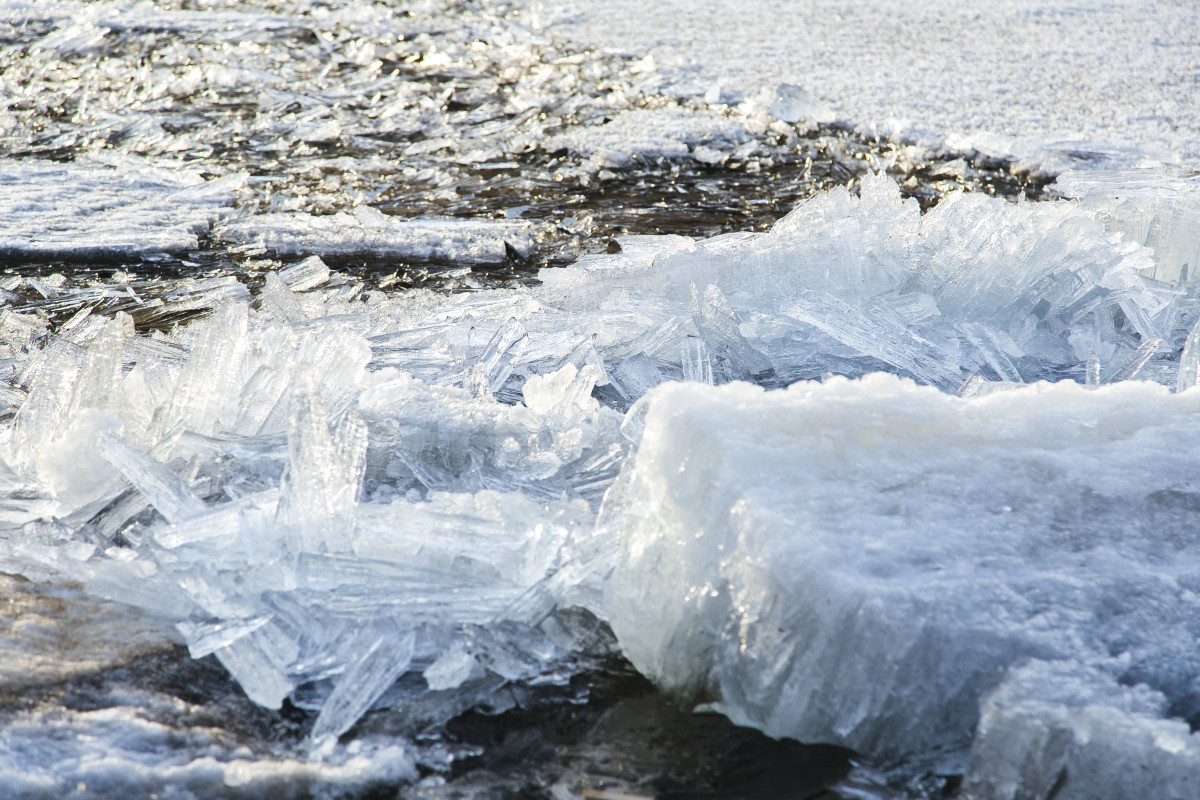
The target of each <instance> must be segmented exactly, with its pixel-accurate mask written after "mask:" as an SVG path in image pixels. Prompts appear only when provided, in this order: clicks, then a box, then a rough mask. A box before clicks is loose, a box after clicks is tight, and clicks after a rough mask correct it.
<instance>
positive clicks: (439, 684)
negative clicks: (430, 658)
mask: <svg viewBox="0 0 1200 800" xmlns="http://www.w3.org/2000/svg"><path fill="white" fill-rule="evenodd" d="M477 666H478V662H477V661H476V660H475V657H474V656H473V655H471V654H470V652H468V651H467V646H466V645H465V644H463V642H462V641H461V640H455V642H454V644H452V645H451V646H450V647H448V648H447V649H446V650H445V651H444V652H443V653H442V654H441V655H439V656H438V657H437V660H436V661H434V662H433V663H432V664H430V665H429V666H428V667H426V668H425V671H424V672H423V673H422V675H423V676H424V678H425V683H426V684H428V685H429V688H430V689H432V690H433V691H435V692H440V691H443V690H445V689H453V688H454V687H456V686H461V685H462V683H463V682H464V681H465V680H467V678H469V677H471V673H472V672H473V671H474V669H475V668H476V667H477Z"/></svg>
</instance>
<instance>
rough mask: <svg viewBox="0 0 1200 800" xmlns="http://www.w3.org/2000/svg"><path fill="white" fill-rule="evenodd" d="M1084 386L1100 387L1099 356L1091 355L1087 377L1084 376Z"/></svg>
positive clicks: (1088, 361)
mask: <svg viewBox="0 0 1200 800" xmlns="http://www.w3.org/2000/svg"><path fill="white" fill-rule="evenodd" d="M1084 385H1085V386H1099V385H1100V357H1099V356H1097V355H1096V354H1095V353H1092V354H1091V355H1089V356H1088V360H1087V372H1086V373H1085V376H1084Z"/></svg>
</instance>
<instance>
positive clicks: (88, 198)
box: [0, 159, 246, 259]
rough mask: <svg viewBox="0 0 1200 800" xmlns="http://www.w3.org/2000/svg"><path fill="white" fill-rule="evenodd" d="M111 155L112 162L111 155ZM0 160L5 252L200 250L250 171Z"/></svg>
mask: <svg viewBox="0 0 1200 800" xmlns="http://www.w3.org/2000/svg"><path fill="white" fill-rule="evenodd" d="M110 160H112V159H110ZM114 161H115V162H116V163H112V164H105V163H104V162H103V161H99V160H97V161H94V162H93V163H74V164H58V163H53V162H48V161H37V160H25V161H5V160H0V255H3V256H5V257H7V258H31V259H51V258H86V259H103V258H111V257H114V256H121V257H135V258H136V257H145V256H153V255H160V254H163V253H179V252H182V251H186V250H194V249H196V247H197V246H198V240H197V235H198V234H205V233H207V232H208V229H209V227H210V226H211V224H212V223H213V222H215V221H216V220H217V219H219V218H220V217H221V216H224V215H227V214H230V213H232V205H233V200H234V193H235V192H236V190H237V189H238V188H239V187H241V186H242V185H243V184H244V183H245V181H246V174H245V173H234V174H232V175H228V176H226V177H224V178H221V179H219V180H210V181H205V180H204V179H203V178H202V177H201V176H200V174H199V173H197V172H195V171H192V170H186V169H167V168H165V167H151V166H149V165H146V164H137V163H130V162H128V161H126V160H124V159H115V160H114Z"/></svg>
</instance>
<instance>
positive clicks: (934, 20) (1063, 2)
mask: <svg viewBox="0 0 1200 800" xmlns="http://www.w3.org/2000/svg"><path fill="white" fill-rule="evenodd" d="M527 18H528V19H529V20H530V24H532V25H533V26H535V27H536V28H538V29H541V30H544V31H547V32H550V33H553V34H555V35H559V36H566V37H568V38H570V39H572V40H573V41H576V42H579V43H580V44H582V45H586V46H591V47H595V48H597V49H601V50H605V49H607V50H614V51H619V52H625V53H629V54H631V55H634V56H637V57H643V56H651V57H652V58H653V60H654V64H655V65H656V67H657V71H658V73H659V75H660V80H661V83H662V84H663V86H664V88H665V89H666V90H668V91H670V90H674V91H678V92H688V93H694V94H696V95H702V96H704V97H705V98H706V99H707V98H710V97H711V98H712V99H713V100H714V101H715V102H714V103H713V104H714V105H723V104H737V103H739V102H747V101H749V102H752V103H754V104H756V105H757V106H759V107H761V108H762V110H764V111H765V110H767V109H769V108H771V107H772V105H773V104H774V103H775V97H776V89H777V87H779V86H780V85H781V84H788V85H792V86H795V87H796V88H798V89H800V90H801V91H802V92H804V93H805V95H806V96H807V97H809V98H812V99H813V100H814V102H815V103H819V104H821V105H825V106H828V108H829V109H830V110H832V112H833V113H834V114H835V115H836V118H837V119H839V120H844V121H846V122H848V123H849V124H851V125H861V126H864V127H865V128H866V129H868V130H871V131H874V132H878V133H880V134H884V135H892V136H898V137H902V138H905V139H910V140H912V141H915V142H918V143H920V144H924V145H927V146H932V147H939V146H943V145H945V146H949V147H951V148H952V149H956V150H962V151H966V152H970V151H972V150H976V151H979V152H981V153H983V154H986V155H990V156H995V157H1000V156H1016V157H1018V158H1022V159H1028V160H1029V161H1030V163H1031V165H1043V164H1044V165H1045V167H1046V168H1047V171H1049V172H1051V173H1057V172H1059V171H1062V170H1063V169H1065V168H1067V167H1068V166H1070V165H1071V164H1073V163H1075V164H1078V163H1082V164H1085V165H1087V164H1089V163H1093V164H1094V163H1096V162H1101V163H1103V162H1109V163H1112V162H1114V161H1115V162H1117V163H1121V162H1126V163H1130V162H1133V163H1136V162H1137V161H1139V160H1142V159H1149V160H1152V161H1160V160H1166V161H1173V160H1175V159H1182V160H1183V161H1184V162H1185V163H1189V164H1192V165H1195V164H1196V163H1197V161H1198V159H1200V134H1198V133H1197V132H1198V131H1200V116H1198V115H1200V110H1198V108H1197V104H1196V102H1195V93H1196V79H1197V75H1196V65H1197V63H1200V42H1198V41H1197V39H1196V37H1195V36H1193V35H1192V33H1191V32H1192V31H1196V30H1200V11H1198V10H1197V9H1196V8H1195V7H1194V6H1193V5H1190V4H1187V3H1183V4H1171V3H1167V4H1155V5H1153V6H1147V5H1145V4H1143V3H1138V2H1136V1H1135V0H1118V1H1117V2H1109V3H1102V4H1080V3H1076V2H1072V1H1071V0H1006V2H1000V3H991V4H988V5H986V6H980V5H978V4H963V3H956V2H953V1H952V0H939V1H938V2H931V3H921V4H913V3H908V2H903V0H871V2H865V3H860V2H848V1H847V0H820V2H808V3H803V4H795V3H788V2H782V0H753V2H748V3H738V4H736V6H731V5H728V4H724V3H713V4H704V5H702V6H697V5H696V4H695V3H688V2H686V0H678V2H671V1H668V2H662V3H654V4H653V5H651V6H648V7H647V6H645V5H644V4H641V3H638V2H636V1H635V0H606V1H605V2H603V3H597V2H588V1H587V0H540V2H537V3H535V4H533V6H532V8H531V9H530V11H529V12H528V14H527ZM819 108H820V106H815V108H814V110H810V111H807V112H806V115H811V117H810V119H811V120H812V121H823V120H822V119H821V116H824V114H823V113H822V112H821V111H817V110H816V109H819ZM776 110H777V111H778V110H780V108H778V107H777V108H776ZM792 110H794V109H789V112H790V111H792ZM785 116H794V115H793V114H791V113H787V114H786V115H785ZM779 118H780V119H784V118H785V117H784V116H780V117H779Z"/></svg>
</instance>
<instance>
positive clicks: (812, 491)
mask: <svg viewBox="0 0 1200 800" xmlns="http://www.w3.org/2000/svg"><path fill="white" fill-rule="evenodd" d="M643 403H645V404H647V405H646V411H645V417H644V421H643V433H642V436H641V439H640V442H639V445H638V448H637V451H636V455H635V456H634V458H633V460H632V461H630V462H628V463H627V464H626V468H625V471H624V473H623V475H622V479H621V480H619V481H618V483H617V488H616V489H614V492H613V493H612V494H611V495H610V497H609V498H608V500H607V502H606V505H605V509H604V511H602V514H601V519H602V522H603V524H604V525H607V526H608V528H609V532H610V533H611V535H613V536H617V537H619V538H620V542H621V548H622V549H621V553H620V555H619V556H617V557H616V559H615V564H616V566H615V569H614V573H613V579H612V581H611V583H610V584H609V586H608V587H607V591H608V594H607V597H608V604H607V610H608V613H609V615H610V617H609V618H610V620H611V622H612V625H613V629H614V631H615V632H616V633H617V636H618V638H619V640H620V642H621V645H622V647H623V649H624V651H625V653H626V654H627V655H628V656H629V657H630V658H631V659H632V660H633V662H634V664H635V665H636V666H637V667H638V668H639V670H641V671H642V672H644V673H645V674H647V675H650V676H652V677H653V678H654V679H655V680H656V681H657V682H658V683H659V684H660V685H662V686H664V687H666V688H667V689H668V690H670V691H671V692H673V693H675V694H676V695H677V696H679V697H681V698H684V699H685V700H690V701H692V702H699V701H707V702H708V703H709V704H710V705H712V706H713V707H715V708H717V709H719V710H720V711H722V712H723V713H725V714H726V715H728V716H729V717H731V718H732V719H733V720H734V721H736V722H739V723H742V724H748V725H753V726H755V727H758V728H761V729H762V730H764V731H766V732H768V733H770V734H771V735H774V736H790V737H795V738H797V739H800V740H801V741H807V742H828V743H832V744H839V745H843V746H847V747H850V748H853V749H855V750H858V751H860V752H864V753H870V754H873V755H875V756H877V757H880V758H884V759H896V758H902V757H914V756H919V755H921V754H927V753H930V752H937V751H942V752H946V753H950V754H953V753H955V752H957V753H958V757H959V758H960V759H964V760H965V753H966V751H967V749H968V748H969V747H970V746H971V741H972V734H973V733H974V731H975V729H976V726H977V725H978V726H979V731H980V737H981V738H980V739H979V740H978V741H976V743H975V747H976V751H975V755H974V756H973V757H972V762H971V763H972V767H971V772H969V773H968V776H967V781H968V785H974V786H976V787H991V788H986V789H985V788H978V789H977V791H976V794H974V795H972V796H979V797H1017V796H1038V797H1042V796H1048V795H1044V794H1034V795H1025V794H1020V793H1019V792H1017V793H1013V794H1009V793H1005V792H1004V791H1002V789H1001V788H999V787H1001V785H1002V783H1003V781H1009V780H1017V778H1018V777H1019V775H1020V771H1021V770H1022V769H1026V768H1032V767H1031V766H1030V765H1031V764H1033V763H1034V761H1033V759H1034V758H1035V757H1036V758H1037V759H1050V758H1053V759H1059V761H1056V762H1054V764H1044V767H1045V769H1046V770H1047V773H1046V775H1045V776H1044V778H1045V781H1046V786H1045V787H1043V789H1047V790H1048V788H1049V787H1052V786H1053V785H1054V784H1055V782H1056V781H1058V779H1059V778H1060V776H1059V774H1058V773H1059V772H1060V771H1062V770H1064V769H1065V770H1066V773H1065V774H1066V776H1068V777H1066V778H1065V781H1066V786H1067V787H1070V790H1069V791H1068V792H1067V795H1068V796H1073V797H1075V796H1078V797H1089V796H1099V795H1100V794H1104V796H1111V797H1118V796H1129V795H1131V794H1137V793H1138V792H1137V791H1134V790H1131V789H1130V787H1131V786H1133V785H1135V783H1136V781H1134V783H1119V784H1118V785H1121V786H1124V787H1125V789H1124V790H1120V791H1118V790H1109V789H1104V790H1103V792H1102V791H1101V790H1100V789H1098V788H1097V787H1100V786H1103V781H1099V782H1095V781H1096V779H1095V778H1093V777H1089V770H1087V769H1080V765H1083V764H1090V763H1093V761H1094V760H1096V759H1102V760H1106V763H1107V764H1108V766H1107V767H1106V768H1105V771H1104V774H1112V775H1114V776H1116V775H1117V774H1118V773H1120V772H1122V771H1123V770H1124V771H1129V770H1130V769H1131V765H1133V764H1138V763H1141V762H1140V759H1141V758H1143V752H1144V751H1142V750H1139V749H1137V748H1128V747H1126V748H1122V747H1118V746H1115V741H1116V740H1114V745H1112V746H1109V745H1107V744H1103V743H1101V742H1099V741H1098V740H1096V739H1095V738H1094V737H1093V738H1091V739H1089V737H1091V736H1092V734H1090V733H1089V731H1091V730H1095V729H1097V728H1096V726H1103V725H1105V724H1109V723H1107V722H1101V720H1106V719H1108V718H1110V717H1111V718H1112V720H1113V721H1114V722H1113V723H1112V724H1117V723H1116V721H1117V720H1125V721H1124V722H1120V723H1119V724H1120V725H1122V726H1126V727H1128V729H1129V730H1130V731H1135V732H1137V733H1136V736H1137V737H1140V738H1141V739H1145V740H1146V741H1153V740H1154V739H1155V737H1156V736H1160V735H1162V736H1168V737H1169V738H1171V739H1172V741H1176V742H1177V749H1175V750H1170V751H1169V752H1165V753H1162V754H1161V758H1160V757H1159V756H1154V759H1156V760H1155V763H1158V762H1159V761H1161V763H1162V766H1163V769H1164V770H1165V772H1164V779H1165V778H1166V776H1168V775H1170V776H1178V777H1171V780H1173V781H1177V780H1184V781H1186V780H1187V778H1186V777H1185V776H1187V775H1190V774H1194V766H1195V763H1196V761H1195V753H1196V751H1197V747H1200V745H1198V744H1197V743H1196V742H1195V741H1193V739H1194V738H1195V737H1192V736H1190V735H1189V734H1188V732H1187V726H1186V725H1185V724H1184V723H1182V722H1178V721H1175V722H1167V721H1166V720H1164V717H1166V716H1174V717H1181V718H1184V719H1195V715H1196V713H1197V710H1198V709H1200V695H1198V694H1197V688H1196V687H1197V682H1196V681H1197V674H1196V671H1195V669H1194V667H1193V666H1190V664H1191V662H1190V661H1187V660H1185V661H1184V662H1181V661H1180V660H1179V657H1178V656H1179V654H1180V653H1182V652H1190V651H1191V650H1192V648H1193V643H1194V641H1195V639H1196V637H1197V635H1200V628H1198V627H1197V620H1198V619H1200V596H1198V595H1197V594H1196V593H1195V591H1194V588H1195V587H1196V586H1197V585H1198V583H1197V582H1198V581H1200V559H1197V558H1196V557H1195V555H1194V553H1195V550H1196V546H1197V535H1196V532H1195V525H1194V516H1195V508H1196V502H1197V497H1200V485H1198V484H1197V481H1196V476H1197V475H1198V474H1200V472H1198V471H1197V463H1196V456H1195V453H1196V452H1198V449H1197V448H1200V394H1197V393H1194V392H1190V391H1189V392H1185V393H1182V394H1171V393H1169V391H1168V389H1167V388H1165V387H1161V386H1156V385H1153V384H1149V383H1139V382H1124V383H1120V384H1116V385H1112V386H1106V387H1102V388H1101V389H1098V390H1094V391H1088V390H1087V389H1086V388H1085V387H1082V386H1080V385H1078V384H1076V383H1072V382H1063V383H1059V384H1054V385H1050V384H1037V385H1035V386H1030V387H1025V388H1021V389H1019V390H1015V391H1009V392H1002V393H993V394H990V395H987V396H983V397H974V398H965V399H964V398H958V397H954V396H952V395H947V394H943V393H939V392H937V391H934V390H932V389H929V388H922V387H918V386H916V385H914V384H913V383H911V382H909V381H906V380H902V379H899V378H896V377H893V376H888V375H882V374H876V375H870V376H867V377H865V378H862V379H861V380H857V381H847V380H844V379H838V378H835V379H831V380H829V381H827V382H825V383H815V382H814V383H799V384H796V385H794V386H792V387H791V388H789V389H788V390H787V391H784V392H763V391H762V390H761V389H759V388H756V387H752V386H748V385H744V384H741V385H731V386H727V387H721V388H720V389H718V390H711V389H706V388H703V387H700V386H697V385H695V384H676V385H672V386H670V387H662V388H660V389H658V390H655V391H654V392H652V393H651V394H650V395H649V396H648V397H647V398H646V400H644V401H643ZM1031 660H1035V661H1037V662H1044V664H1045V665H1046V666H1044V667H1042V668H1040V669H1045V670H1050V671H1053V672H1054V673H1055V674H1056V675H1057V676H1058V678H1057V679H1056V681H1057V683H1050V684H1047V683H1045V682H1041V681H1032V682H1031V681H1030V678H1029V675H1030V674H1031V673H1030V670H1032V669H1033V667H1029V666H1025V665H1028V664H1030V663H1031ZM1006 670H1008V671H1009V674H1010V677H1009V678H1007V679H1006V678H1005V674H1006ZM1005 681H1008V682H1007V683H1004V682H1005ZM1015 682H1023V683H1021V686H1022V687H1024V688H1021V689H1020V692H1021V693H1024V696H1027V697H1028V698H1029V699H1028V700H1027V701H1026V700H1023V701H1022V702H1024V703H1026V705H1019V704H1017V703H1016V701H1015V700H1011V698H1009V695H1012V694H1014V693H1016V692H1017V691H1018V690H1017V689H1016V688H1015V687H1016V685H1017V684H1016V683H1015ZM1002 684H1003V685H1002ZM1118 684H1119V685H1120V686H1123V687H1135V688H1133V689H1123V688H1119V687H1118ZM998 686H1000V687H1001V688H999V689H997V691H996V693H995V694H993V695H988V693H989V692H990V691H992V690H993V689H996V688H997V687H998ZM1097 686H1098V687H1099V688H1095V687H1097ZM1005 687H1007V688H1005ZM1054 687H1059V688H1054ZM1105 687H1107V688H1105ZM1006 692H1007V694H1006ZM1126 694H1128V695H1129V696H1130V697H1133V696H1134V695H1137V696H1138V697H1139V698H1144V700H1142V699H1139V700H1137V702H1133V701H1128V702H1127V701H1126V700H1124V699H1122V698H1123V697H1124V696H1125V695H1126ZM989 697H990V699H988V698H989ZM1006 698H1008V699H1006ZM1066 698H1070V699H1066ZM981 703H982V704H983V711H982V712H981ZM1039 703H1041V704H1044V705H1037V704H1039ZM1130 703H1133V704H1132V705H1130ZM1029 704H1033V705H1029ZM1063 704H1065V708H1064V707H1063ZM1075 707H1086V708H1087V709H1089V711H1088V713H1089V714H1092V715H1093V716H1094V717H1095V721H1088V720H1084V719H1082V718H1080V717H1078V716H1072V713H1071V712H1070V711H1068V710H1067V709H1070V708H1075ZM981 713H982V717H981ZM1130 714H1132V715H1133V716H1128V715H1130ZM1049 724H1053V725H1054V726H1055V731H1054V732H1053V733H1052V734H1045V733H1040V732H1039V733H1038V734H1037V736H1039V737H1044V736H1046V735H1052V736H1055V737H1058V738H1057V739H1055V741H1054V742H1051V741H1048V740H1047V741H1043V740H1042V739H1040V738H1039V739H1034V740H1032V741H1030V740H1028V739H1027V736H1028V735H1031V734H1032V732H1033V731H1041V730H1042V729H1043V726H1045V725H1049ZM1059 728H1061V729H1062V730H1061V732H1060V731H1059ZM1158 731H1161V734H1160V733H1157V732H1158ZM1062 737H1066V739H1065V742H1066V744H1067V745H1069V746H1068V748H1067V750H1063V746H1064V741H1060V739H1062ZM1072 741H1073V743H1072ZM1122 741H1125V739H1124V738H1122ZM1127 745H1128V742H1127ZM1039 747H1042V748H1045V752H1044V753H1037V752H1035V750H1036V748H1039ZM1024 753H1029V756H1028V757H1026V756H1025V755H1024ZM1068 762H1069V763H1070V766H1067V764H1068ZM1038 763H1041V762H1038ZM1014 776H1015V777H1014ZM1026 777H1028V776H1026ZM1001 778H1003V781H1001ZM1030 780H1032V778H1030ZM1114 780H1115V777H1114ZM1131 780H1132V779H1131ZM997 781H1001V783H997ZM1059 782H1061V781H1059ZM1181 785H1182V784H1181Z"/></svg>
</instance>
